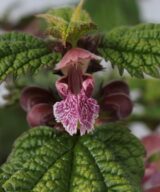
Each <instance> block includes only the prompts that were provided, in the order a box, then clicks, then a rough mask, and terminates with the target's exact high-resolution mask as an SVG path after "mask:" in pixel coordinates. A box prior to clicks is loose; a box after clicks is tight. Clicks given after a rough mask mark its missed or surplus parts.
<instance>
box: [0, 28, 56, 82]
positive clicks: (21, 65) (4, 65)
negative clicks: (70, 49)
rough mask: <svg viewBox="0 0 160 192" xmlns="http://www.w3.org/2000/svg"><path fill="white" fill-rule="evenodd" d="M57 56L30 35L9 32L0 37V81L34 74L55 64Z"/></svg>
mask: <svg viewBox="0 0 160 192" xmlns="http://www.w3.org/2000/svg"><path fill="white" fill-rule="evenodd" d="M58 58H59V55H58V54H57V53H53V51H52V50H50V49H49V48H48V46H47V44H46V43H45V42H44V41H43V40H41V39H38V38H36V37H33V36H31V35H27V34H23V33H17V32H11V33H6V34H4V35H0V79H1V80H3V79H4V78H6V77H7V76H8V75H9V74H14V75H15V76H17V75H20V74H24V73H26V72H27V71H30V72H32V73H34V72H36V71H37V70H38V69H39V68H40V67H42V66H45V65H51V64H53V65H54V63H57V61H58Z"/></svg>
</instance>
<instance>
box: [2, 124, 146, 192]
mask: <svg viewBox="0 0 160 192" xmlns="http://www.w3.org/2000/svg"><path fill="white" fill-rule="evenodd" d="M143 154H144V149H143V147H142V145H141V144H140V142H139V141H138V140H137V139H136V138H135V137H134V136H133V135H131V133H130V132H129V130H128V129H126V128H124V127H122V126H120V125H118V124H117V125H116V124H114V125H113V124H108V125H107V126H104V127H101V128H97V130H96V131H95V132H94V133H93V134H90V135H85V136H83V137H80V136H73V137H72V136H69V135H68V134H64V133H63V134H60V133H56V132H54V131H53V129H51V128H48V127H39V128H35V129H31V130H30V131H29V132H27V133H25V134H24V135H23V136H22V137H20V138H19V139H18V140H17V141H16V143H15V145H14V148H13V151H12V153H11V155H10V157H9V159H8V161H7V162H6V163H5V164H4V165H3V166H2V167H1V169H0V191H3V192H25V191H26V192H40V191H46V192H55V191H57V192H64V191H65V192H70V191H72V192H80V191H83V192H93V191H94V192H102V191H103V192H107V191H110V192H112V191H114V192H124V191H125V192H140V191H141V187H140V182H141V177H142V176H143V160H142V157H143Z"/></svg>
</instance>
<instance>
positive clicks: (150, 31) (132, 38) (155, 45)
mask: <svg viewBox="0 0 160 192" xmlns="http://www.w3.org/2000/svg"><path fill="white" fill-rule="evenodd" d="M99 52H100V54H101V55H102V56H103V57H104V58H105V59H106V60H110V61H111V63H112V65H113V66H118V68H119V71H120V74H121V75H122V74H123V72H124V69H126V70H127V71H128V72H129V73H130V74H131V75H132V76H135V77H140V78H142V77H143V76H144V73H145V74H148V75H151V76H154V77H159V75H160V74H159V66H160V24H140V25H137V26H134V27H119V28H115V29H113V30H112V31H110V32H109V33H108V34H107V35H106V37H105V38H104V39H103V40H102V42H101V45H100V48H99Z"/></svg>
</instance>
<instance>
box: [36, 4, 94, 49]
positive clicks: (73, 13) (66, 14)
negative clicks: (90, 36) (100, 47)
mask: <svg viewBox="0 0 160 192" xmlns="http://www.w3.org/2000/svg"><path fill="white" fill-rule="evenodd" d="M82 5H83V0H82V1H80V3H79V5H78V6H77V7H76V8H61V9H53V10H50V11H48V13H46V14H40V15H38V17H42V18H44V19H45V20H46V22H47V24H48V32H49V34H50V35H52V36H53V37H55V38H58V39H60V40H62V42H63V43H64V44H65V43H66V42H70V43H71V44H73V45H76V43H77V41H78V39H79V38H80V37H81V36H83V35H85V34H86V33H89V32H91V31H93V30H95V29H96V25H95V24H94V23H93V22H92V20H91V18H90V16H89V14H88V13H87V12H86V11H84V10H82Z"/></svg>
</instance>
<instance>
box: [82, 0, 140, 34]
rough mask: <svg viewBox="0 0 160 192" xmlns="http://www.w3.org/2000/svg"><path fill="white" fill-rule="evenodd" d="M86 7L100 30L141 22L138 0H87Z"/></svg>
mask: <svg viewBox="0 0 160 192" xmlns="http://www.w3.org/2000/svg"><path fill="white" fill-rule="evenodd" d="M84 8H86V10H87V11H88V12H89V14H90V15H91V17H92V19H93V21H94V22H95V23H96V24H97V25H98V27H99V28H100V30H103V31H108V30H111V29H113V27H118V26H121V25H133V24H134V25H135V24H138V23H139V10H138V5H137V1H136V0H101V1H99V2H98V3H97V0H86V3H85V5H84Z"/></svg>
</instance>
